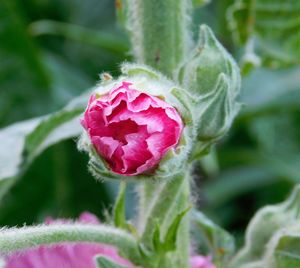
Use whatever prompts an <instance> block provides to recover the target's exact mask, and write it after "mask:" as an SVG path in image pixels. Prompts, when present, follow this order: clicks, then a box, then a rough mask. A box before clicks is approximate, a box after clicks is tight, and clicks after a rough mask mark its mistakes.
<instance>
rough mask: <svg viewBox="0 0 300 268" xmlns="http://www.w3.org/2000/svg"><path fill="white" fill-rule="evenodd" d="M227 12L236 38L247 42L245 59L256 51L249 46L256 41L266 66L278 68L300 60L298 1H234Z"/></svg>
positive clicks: (255, 47) (299, 8)
mask: <svg viewBox="0 0 300 268" xmlns="http://www.w3.org/2000/svg"><path fill="white" fill-rule="evenodd" d="M228 14H229V15H228V23H229V26H230V28H231V30H232V31H233V35H234V38H235V40H236V41H237V42H238V43H240V44H242V45H246V55H245V57H246V58H247V54H251V53H253V51H252V48H250V49H248V48H247V46H248V47H249V44H251V42H253V41H254V49H255V50H256V51H257V54H258V55H259V56H260V57H261V58H262V60H263V61H262V63H263V65H266V66H269V67H279V66H281V65H287V64H299V63H300V61H299V57H300V47H299V42H300V35H299V30H300V20H299V16H300V5H299V2H298V1H294V0H287V1H281V0H274V1H264V0H256V1H252V0H235V2H234V4H233V6H232V7H231V8H230V10H229V13H228ZM250 47H251V46H250ZM247 50H248V51H247Z"/></svg>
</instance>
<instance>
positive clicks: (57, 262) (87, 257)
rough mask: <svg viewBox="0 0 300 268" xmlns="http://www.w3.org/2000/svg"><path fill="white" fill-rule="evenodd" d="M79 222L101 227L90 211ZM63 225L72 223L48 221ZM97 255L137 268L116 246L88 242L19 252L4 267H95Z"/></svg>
mask: <svg viewBox="0 0 300 268" xmlns="http://www.w3.org/2000/svg"><path fill="white" fill-rule="evenodd" d="M78 221H79V222H81V223H86V224H99V220H98V218H97V217H96V216H95V215H93V214H90V213H88V212H85V213H82V214H81V215H80V217H79V220H78ZM64 222H71V221H69V220H53V219H50V218H48V219H47V220H46V223H47V224H55V223H64ZM98 254H101V255H104V256H106V257H109V258H110V259H112V260H113V261H115V262H116V263H118V264H120V265H124V266H125V265H126V267H128V268H133V267H134V265H133V264H131V263H130V262H129V261H128V260H126V259H124V258H122V257H120V256H119V255H118V251H117V249H116V248H115V247H112V246H108V245H103V244H98V243H88V242H84V243H83V242H80V243H78V242H64V243H59V244H54V245H43V246H39V247H36V248H32V249H27V250H25V251H22V252H16V253H14V254H12V255H10V256H8V257H7V258H6V260H5V262H6V264H5V266H4V268H96V265H95V263H94V260H93V258H94V257H95V256H96V255H98Z"/></svg>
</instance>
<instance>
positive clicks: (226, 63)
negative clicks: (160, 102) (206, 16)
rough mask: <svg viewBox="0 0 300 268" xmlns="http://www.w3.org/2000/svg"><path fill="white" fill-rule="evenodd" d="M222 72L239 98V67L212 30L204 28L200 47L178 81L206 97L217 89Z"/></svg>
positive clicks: (198, 45)
mask: <svg viewBox="0 0 300 268" xmlns="http://www.w3.org/2000/svg"><path fill="white" fill-rule="evenodd" d="M221 73H223V74H224V75H226V76H227V77H228V80H229V82H230V88H229V91H230V92H231V93H230V94H231V95H232V97H233V98H235V97H236V96H237V95H238V94H239V91H240V80H241V78H240V73H239V68H238V66H237V64H236V62H235V61H234V59H233V58H232V56H231V55H230V54H229V53H228V52H227V51H226V49H225V48H224V47H223V46H222V45H221V43H220V42H219V41H218V40H217V39H216V37H215V36H214V34H213V32H212V30H211V29H210V28H209V27H208V26H206V25H201V26H200V31H199V41H198V44H197V45H196V47H195V49H194V50H193V51H192V52H191V53H190V55H189V56H188V57H187V59H186V60H185V61H184V62H183V64H182V66H181V68H180V69H179V72H178V81H179V82H180V84H181V85H182V86H183V87H184V88H186V89H188V90H189V91H190V92H192V93H194V94H195V95H196V96H203V95H206V94H209V93H210V92H212V91H213V90H214V89H215V86H216V84H217V81H218V78H219V75H220V74H221Z"/></svg>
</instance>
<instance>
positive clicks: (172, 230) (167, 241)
mask: <svg viewBox="0 0 300 268" xmlns="http://www.w3.org/2000/svg"><path fill="white" fill-rule="evenodd" d="M191 208H192V207H191V206H190V207H188V208H186V209H185V210H183V211H182V212H180V213H179V214H177V216H176V217H175V219H174V220H173V222H172V223H171V225H170V226H169V228H168V230H167V233H166V235H165V237H164V240H163V247H164V249H165V251H172V250H175V249H176V245H177V233H178V229H179V227H180V223H181V221H182V219H183V218H184V216H185V215H186V214H187V213H188V212H189V211H190V210H191Z"/></svg>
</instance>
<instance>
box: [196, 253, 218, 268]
mask: <svg viewBox="0 0 300 268" xmlns="http://www.w3.org/2000/svg"><path fill="white" fill-rule="evenodd" d="M190 266H191V268H216V267H215V265H214V264H213V263H212V261H211V257H210V256H207V257H206V256H201V255H197V256H193V257H191V259H190Z"/></svg>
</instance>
